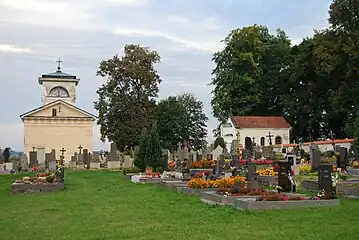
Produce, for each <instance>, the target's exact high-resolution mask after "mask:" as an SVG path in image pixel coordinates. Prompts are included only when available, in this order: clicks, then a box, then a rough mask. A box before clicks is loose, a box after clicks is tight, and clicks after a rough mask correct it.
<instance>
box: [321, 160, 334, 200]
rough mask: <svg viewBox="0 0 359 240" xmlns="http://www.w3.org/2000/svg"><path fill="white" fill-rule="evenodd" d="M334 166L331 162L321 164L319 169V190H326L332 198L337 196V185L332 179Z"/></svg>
mask: <svg viewBox="0 0 359 240" xmlns="http://www.w3.org/2000/svg"><path fill="white" fill-rule="evenodd" d="M332 174H333V166H332V165H331V164H320V165H319V169H318V181H319V190H322V189H323V190H324V191H325V192H326V193H328V194H330V196H331V197H332V198H336V187H335V186H333V181H332Z"/></svg>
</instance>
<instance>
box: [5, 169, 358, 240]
mask: <svg viewBox="0 0 359 240" xmlns="http://www.w3.org/2000/svg"><path fill="white" fill-rule="evenodd" d="M16 178H19V175H17V176H0V239H1V240H10V239H13V240H21V239H29V240H30V239H34V240H50V239H57V240H60V239H71V240H78V239H84V240H85V239H86V240H92V239H99V240H100V239H116V240H121V239H137V240H140V239H142V240H151V239H156V240H159V239H168V240H171V239H173V240H175V239H186V240H187V239H188V240H192V239H193V240H201V239H203V240H209V239H216V240H217V239H218V240H222V239H236V240H237V239H240V240H245V239H251V240H255V239H263V240H266V239H268V240H269V239H273V240H274V239H275V240H278V239H291V240H293V239H316V240H317V239H318V240H322V239H325V240H330V239H341V240H343V239H350V240H354V239H359V228H358V227H357V226H356V224H358V223H359V201H356V200H342V204H341V206H338V207H331V208H314V209H298V210H277V211H266V212H241V211H238V210H234V209H231V208H229V207H219V206H218V207H213V206H207V205H204V204H202V203H200V201H199V198H198V197H189V196H185V195H182V194H177V193H173V192H170V191H168V190H166V189H159V188H156V187H155V186H151V185H141V184H133V183H131V182H129V181H126V180H124V179H123V176H122V175H121V174H120V173H118V172H109V171H97V172H86V171H77V172H67V173H66V179H65V183H66V190H65V191H64V192H57V193H42V194H16V195H14V194H11V193H10V191H9V185H10V184H11V183H12V182H13V180H15V179H16Z"/></svg>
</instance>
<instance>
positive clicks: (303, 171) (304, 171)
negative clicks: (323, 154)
mask: <svg viewBox="0 0 359 240" xmlns="http://www.w3.org/2000/svg"><path fill="white" fill-rule="evenodd" d="M311 171H312V166H311V165H310V164H308V163H303V164H300V165H299V174H300V175H309V174H310V172H311Z"/></svg>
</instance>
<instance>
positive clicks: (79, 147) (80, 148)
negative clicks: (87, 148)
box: [77, 145, 84, 154]
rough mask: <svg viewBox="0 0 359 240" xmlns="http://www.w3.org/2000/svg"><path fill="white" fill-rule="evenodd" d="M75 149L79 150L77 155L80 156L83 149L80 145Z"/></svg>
mask: <svg viewBox="0 0 359 240" xmlns="http://www.w3.org/2000/svg"><path fill="white" fill-rule="evenodd" d="M77 148H78V149H79V153H80V154H81V150H82V149H83V148H84V147H83V146H81V145H80V146H78V147H77Z"/></svg>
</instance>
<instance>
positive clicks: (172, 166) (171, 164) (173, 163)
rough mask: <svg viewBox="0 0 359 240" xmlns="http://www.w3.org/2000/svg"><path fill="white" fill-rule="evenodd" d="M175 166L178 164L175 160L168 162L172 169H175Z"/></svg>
mask: <svg viewBox="0 0 359 240" xmlns="http://www.w3.org/2000/svg"><path fill="white" fill-rule="evenodd" d="M175 166H176V163H175V161H174V160H171V161H170V162H169V163H168V168H169V169H170V170H174V169H175Z"/></svg>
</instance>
